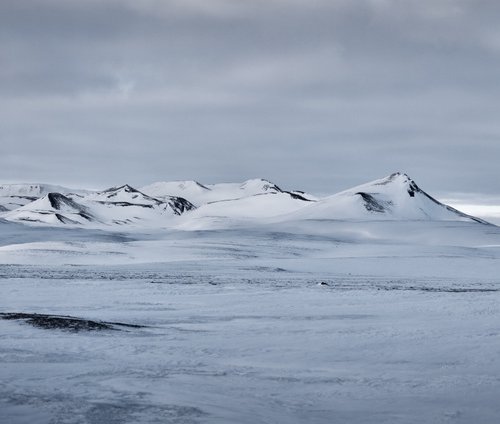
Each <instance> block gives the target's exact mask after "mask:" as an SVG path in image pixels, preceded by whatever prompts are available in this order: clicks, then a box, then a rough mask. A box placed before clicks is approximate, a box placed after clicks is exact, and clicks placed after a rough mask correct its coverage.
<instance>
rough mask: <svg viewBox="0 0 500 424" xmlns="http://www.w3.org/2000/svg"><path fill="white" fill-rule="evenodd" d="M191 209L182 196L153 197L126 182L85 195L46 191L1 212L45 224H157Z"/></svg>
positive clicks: (18, 218) (12, 218) (13, 219)
mask: <svg viewBox="0 0 500 424" xmlns="http://www.w3.org/2000/svg"><path fill="white" fill-rule="evenodd" d="M191 209H194V206H193V205H192V204H191V203H190V202H188V201H187V200H186V199H183V198H179V197H165V198H164V199H163V200H159V199H155V198H153V197H150V196H147V195H145V194H144V193H141V192H140V191H138V190H136V189H134V188H133V187H131V186H129V185H123V186H120V187H113V188H110V189H107V190H104V191H101V192H94V193H88V194H86V195H81V194H71V195H68V196H64V195H63V194H61V193H49V194H47V195H46V196H44V197H42V198H40V199H38V200H35V201H33V202H31V203H29V204H27V205H25V206H22V207H20V208H17V209H16V210H13V211H11V212H8V213H6V214H4V217H5V218H6V219H8V220H12V221H24V222H36V223H45V224H72V225H81V224H87V225H88V224H90V225H93V226H95V225H96V224H107V225H113V224H132V223H140V222H143V223H145V224H146V223H148V224H151V223H154V224H155V225H158V226H161V225H162V221H164V220H165V217H173V216H179V215H181V214H183V213H184V212H186V211H188V210H191Z"/></svg>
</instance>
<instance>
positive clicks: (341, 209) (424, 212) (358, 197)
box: [286, 172, 486, 223]
mask: <svg viewBox="0 0 500 424" xmlns="http://www.w3.org/2000/svg"><path fill="white" fill-rule="evenodd" d="M286 219H355V220H432V221H474V222H480V223H486V222H485V221H483V220H481V219H479V218H476V217H473V216H470V215H467V214H465V213H463V212H460V211H458V210H456V209H454V208H452V207H450V206H447V205H445V204H443V203H441V202H439V201H438V200H436V199H434V198H433V197H431V196H430V195H428V194H427V193H426V192H425V191H423V190H421V189H420V188H419V187H418V185H417V184H416V183H415V181H413V180H412V179H411V178H410V177H409V176H408V175H407V174H404V173H401V172H396V173H394V174H391V175H389V176H388V177H385V178H382V179H379V180H375V181H372V182H370V183H367V184H362V185H359V186H356V187H353V188H351V189H349V190H345V191H342V192H340V193H337V194H334V195H333V196H329V197H325V198H323V199H321V200H320V201H318V202H316V203H315V204H312V205H310V206H308V207H306V208H303V209H301V210H299V211H297V212H295V213H292V214H290V215H289V216H287V217H286Z"/></svg>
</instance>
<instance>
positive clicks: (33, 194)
mask: <svg viewBox="0 0 500 424" xmlns="http://www.w3.org/2000/svg"><path fill="white" fill-rule="evenodd" d="M88 192H89V191H88V190H82V189H72V188H68V187H62V186H58V185H52V184H32V183H24V184H0V212H2V210H3V209H5V210H13V209H17V208H19V207H21V206H24V205H27V204H28V203H31V202H33V201H35V200H37V199H39V198H41V197H43V196H45V195H47V194H49V193H61V194H65V195H67V194H70V193H77V194H81V195H83V194H86V193H88Z"/></svg>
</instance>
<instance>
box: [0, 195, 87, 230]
mask: <svg viewBox="0 0 500 424" xmlns="http://www.w3.org/2000/svg"><path fill="white" fill-rule="evenodd" d="M4 217H5V218H6V219H8V220H11V221H24V222H35V223H42V224H73V225H78V224H85V223H89V222H95V221H96V219H95V217H94V216H93V214H92V213H91V211H90V210H89V208H87V207H86V206H84V205H81V204H79V203H77V202H75V201H74V200H72V199H70V198H69V197H66V196H64V195H63V194H61V193H48V194H47V195H45V196H43V197H42V198H40V199H38V200H35V201H33V202H31V203H29V204H27V205H25V206H22V207H20V208H18V209H15V210H13V211H11V212H8V213H6V214H5V215H4Z"/></svg>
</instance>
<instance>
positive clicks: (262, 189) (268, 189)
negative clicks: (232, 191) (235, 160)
mask: <svg viewBox="0 0 500 424" xmlns="http://www.w3.org/2000/svg"><path fill="white" fill-rule="evenodd" d="M240 190H243V191H244V192H245V193H246V194H247V195H252V194H261V193H273V192H274V193H281V189H280V188H279V187H278V186H277V185H276V184H274V183H272V182H271V181H268V180H265V179H263V178H256V179H251V180H247V181H245V182H244V183H242V184H241V185H240Z"/></svg>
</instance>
